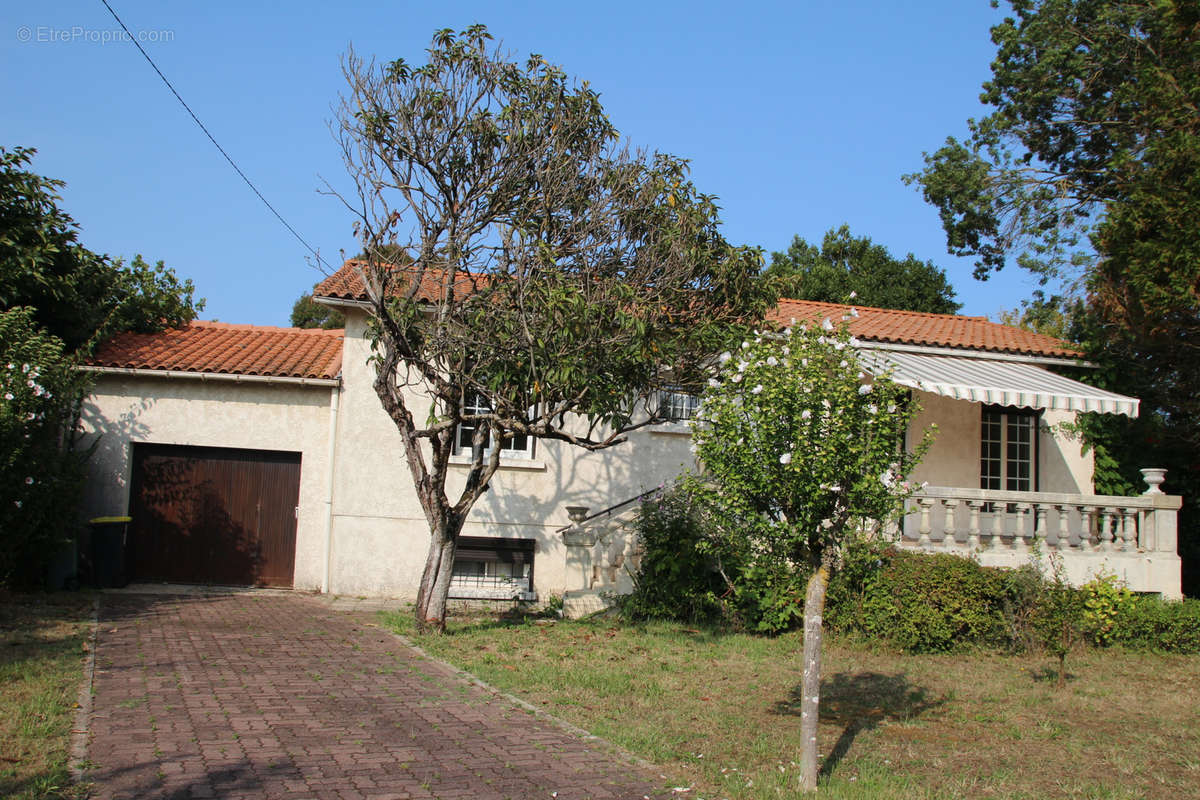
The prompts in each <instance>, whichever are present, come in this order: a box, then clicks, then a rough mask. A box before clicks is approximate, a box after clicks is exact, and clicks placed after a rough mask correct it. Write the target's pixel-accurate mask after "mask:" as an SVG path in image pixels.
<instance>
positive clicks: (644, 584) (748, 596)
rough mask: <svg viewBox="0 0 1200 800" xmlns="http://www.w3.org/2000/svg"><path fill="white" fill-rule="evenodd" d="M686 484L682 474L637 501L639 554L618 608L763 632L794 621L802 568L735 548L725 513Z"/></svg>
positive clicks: (641, 615) (632, 614) (799, 608)
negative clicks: (631, 582) (629, 589)
mask: <svg viewBox="0 0 1200 800" xmlns="http://www.w3.org/2000/svg"><path fill="white" fill-rule="evenodd" d="M694 487H695V484H694V483H693V482H692V481H691V480H689V479H684V480H682V481H680V482H679V483H677V484H676V485H675V486H673V487H671V488H669V489H665V490H663V491H661V492H660V493H659V494H658V495H657V496H656V497H654V498H653V499H651V500H647V501H646V502H644V503H643V504H642V508H641V510H640V512H639V514H638V518H637V522H636V523H635V530H636V531H637V535H638V537H639V539H640V541H641V547H642V560H641V565H640V567H639V569H638V572H637V574H636V575H634V589H633V592H632V594H630V595H628V596H626V597H624V598H621V600H620V607H621V611H622V613H623V614H625V615H626V616H628V617H629V618H631V619H675V620H680V621H682V622H689V623H697V622H702V623H709V624H721V625H727V626H729V627H732V628H735V629H738V630H751V631H756V632H759V633H768V634H774V633H780V632H782V631H785V630H789V629H791V628H793V627H796V626H797V625H799V624H800V622H801V620H802V618H803V612H804V588H805V581H806V580H807V575H806V574H804V571H803V569H800V568H798V567H797V566H795V565H794V564H791V563H789V562H787V561H786V560H785V559H777V558H770V557H766V556H764V555H761V554H760V556H759V557H757V558H755V557H751V556H748V555H747V554H746V553H742V552H738V551H737V549H736V548H735V547H733V546H732V545H731V544H730V542H731V540H732V538H733V537H729V536H728V535H726V534H727V526H728V524H729V522H728V520H727V519H726V517H725V515H722V514H715V513H710V510H709V509H707V508H706V506H705V505H704V501H703V499H702V497H701V494H702V493H697V492H695V491H694Z"/></svg>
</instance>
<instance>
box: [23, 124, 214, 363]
mask: <svg viewBox="0 0 1200 800" xmlns="http://www.w3.org/2000/svg"><path fill="white" fill-rule="evenodd" d="M36 152H37V151H36V150H34V149H33V148H29V147H16V148H13V149H12V150H7V149H5V148H3V147H0V311H5V310H8V309H12V308H17V307H27V308H32V309H34V312H33V319H34V321H35V322H36V323H37V324H39V325H40V326H42V327H43V328H44V329H45V330H46V332H47V333H49V334H50V335H52V336H55V337H57V338H58V339H60V340H61V341H62V343H63V346H64V348H65V350H64V352H66V353H68V354H70V353H78V352H82V351H86V350H88V349H90V348H92V347H94V346H95V345H96V344H97V343H98V342H99V341H100V340H102V339H103V338H104V337H105V336H108V335H110V334H113V333H116V332H117V331H129V330H132V331H141V332H145V333H149V332H153V331H156V330H161V329H162V328H163V327H164V326H172V325H181V324H184V323H186V322H188V321H190V320H192V319H195V317H196V313H197V312H198V311H200V310H202V309H203V308H204V301H203V300H194V299H193V294H194V292H195V287H194V286H193V285H192V282H191V281H190V280H182V281H181V280H180V279H179V278H178V277H177V276H176V275H175V273H174V271H173V270H171V269H170V268H168V267H166V266H165V265H164V264H163V262H161V261H159V262H158V263H157V264H155V265H154V266H151V265H150V264H148V263H147V262H146V261H144V260H143V259H142V257H141V256H140V255H138V256H135V257H134V259H133V261H131V262H129V263H128V264H126V263H125V262H124V261H122V260H121V259H112V258H110V257H108V256H106V255H100V254H98V253H93V252H92V251H91V250H88V249H87V248H86V247H84V246H83V245H82V244H80V243H79V230H78V226H77V225H76V224H75V221H74V220H73V219H72V218H71V216H70V214H68V213H67V212H65V211H63V210H62V209H61V208H60V204H61V203H62V198H61V197H59V195H58V190H59V189H60V188H62V187H63V186H64V185H65V184H64V183H63V181H61V180H57V179H54V178H47V177H45V176H42V175H38V174H37V173H35V172H32V171H30V169H29V165H30V163H31V161H32V159H33V156H34V154H35V153H36Z"/></svg>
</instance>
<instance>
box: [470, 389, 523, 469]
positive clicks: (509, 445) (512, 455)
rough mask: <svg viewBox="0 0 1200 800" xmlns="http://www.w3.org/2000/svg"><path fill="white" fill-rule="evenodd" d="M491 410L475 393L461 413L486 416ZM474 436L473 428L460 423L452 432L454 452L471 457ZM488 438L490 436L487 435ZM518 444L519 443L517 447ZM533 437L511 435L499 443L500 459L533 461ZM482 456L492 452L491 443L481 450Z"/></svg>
mask: <svg viewBox="0 0 1200 800" xmlns="http://www.w3.org/2000/svg"><path fill="white" fill-rule="evenodd" d="M491 410H492V405H491V403H489V402H488V399H487V398H486V397H484V396H483V394H482V393H480V392H475V393H474V394H472V395H471V396H470V397H468V398H467V401H466V402H465V403H463V413H470V414H486V413H488V412H489V411H491ZM474 434H475V426H474V425H472V424H471V423H468V422H463V423H460V424H459V426H458V428H457V429H456V430H455V431H454V452H455V454H456V455H459V456H470V455H471V438H472V437H473V436H474ZM489 438H490V434H489ZM518 442H519V443H520V444H519V445H518ZM533 443H534V437H533V436H530V435H528V434H513V436H512V437H511V438H508V439H504V440H503V441H502V442H501V443H500V457H501V458H506V459H518V460H521V461H530V460H532V459H533V450H534V444H533ZM483 452H484V455H485V456H486V455H489V454H490V453H491V452H492V446H491V442H490V441H489V442H487V443H485V445H484V448H483Z"/></svg>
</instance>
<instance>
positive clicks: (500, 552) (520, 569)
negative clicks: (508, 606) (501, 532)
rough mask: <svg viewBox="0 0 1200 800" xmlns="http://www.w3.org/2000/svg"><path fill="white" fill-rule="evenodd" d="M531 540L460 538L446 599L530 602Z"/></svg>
mask: <svg viewBox="0 0 1200 800" xmlns="http://www.w3.org/2000/svg"><path fill="white" fill-rule="evenodd" d="M533 550H534V542H533V539H496V538H490V537H483V536H460V537H459V539H458V548H457V549H456V550H455V553H454V569H453V572H452V573H451V577H450V596H451V597H457V598H479V599H489V598H490V599H508V598H513V597H516V598H519V599H521V600H532V599H534V594H533Z"/></svg>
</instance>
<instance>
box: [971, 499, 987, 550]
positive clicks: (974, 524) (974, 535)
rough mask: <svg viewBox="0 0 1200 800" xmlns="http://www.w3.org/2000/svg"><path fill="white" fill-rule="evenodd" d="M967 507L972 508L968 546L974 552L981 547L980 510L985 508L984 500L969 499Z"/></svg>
mask: <svg viewBox="0 0 1200 800" xmlns="http://www.w3.org/2000/svg"><path fill="white" fill-rule="evenodd" d="M967 508H968V509H970V512H969V513H970V520H971V521H970V523H968V527H967V547H968V548H970V549H971V551H972V552H974V551H976V550H978V549H979V512H980V509H982V508H983V501H982V500H968V501H967Z"/></svg>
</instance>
